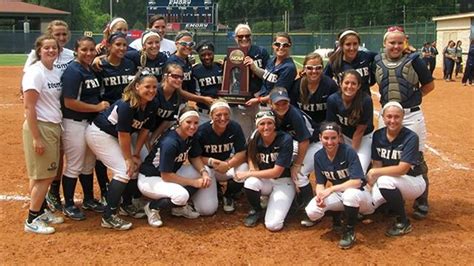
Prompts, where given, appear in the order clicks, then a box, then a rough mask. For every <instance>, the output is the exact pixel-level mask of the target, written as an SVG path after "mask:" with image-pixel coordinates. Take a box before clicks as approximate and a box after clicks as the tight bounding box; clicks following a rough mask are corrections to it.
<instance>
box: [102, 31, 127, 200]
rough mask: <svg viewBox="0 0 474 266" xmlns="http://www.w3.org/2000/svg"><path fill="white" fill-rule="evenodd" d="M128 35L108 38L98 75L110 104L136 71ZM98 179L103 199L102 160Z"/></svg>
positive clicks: (103, 175)
mask: <svg viewBox="0 0 474 266" xmlns="http://www.w3.org/2000/svg"><path fill="white" fill-rule="evenodd" d="M125 38H126V35H125V34H123V33H122V32H116V33H113V34H111V35H110V36H109V38H108V40H107V56H106V57H104V58H102V59H101V60H100V61H101V71H99V72H97V76H98V77H99V78H100V80H101V82H102V87H103V89H104V90H103V92H102V95H101V98H102V100H105V101H107V102H109V104H110V105H112V104H113V103H115V101H117V100H119V99H121V98H122V93H123V91H124V89H125V87H126V86H127V85H128V84H129V83H130V79H131V77H133V75H135V73H136V66H135V64H133V62H132V61H130V60H129V59H127V58H125V53H126V51H127V41H126V39H125ZM95 171H96V175H97V180H98V182H99V186H100V191H101V196H102V199H104V198H105V197H106V194H107V183H108V177H107V168H105V166H104V165H103V164H102V162H100V161H97V163H96V167H95Z"/></svg>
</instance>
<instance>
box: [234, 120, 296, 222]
mask: <svg viewBox="0 0 474 266" xmlns="http://www.w3.org/2000/svg"><path fill="white" fill-rule="evenodd" d="M255 117H256V121H255V124H256V126H257V131H256V132H255V133H254V134H253V136H252V137H251V139H250V141H249V144H248V158H249V159H248V161H249V168H250V169H251V170H250V171H244V172H240V171H238V172H237V174H236V177H237V179H238V180H242V181H243V180H245V183H244V189H245V194H246V195H247V200H248V201H249V203H250V206H251V208H252V209H251V210H250V212H249V214H248V216H247V217H246V218H245V220H244V223H245V225H246V226H248V227H252V226H255V225H256V224H257V222H258V221H259V220H260V219H261V218H262V217H263V209H262V207H261V206H260V196H261V195H263V196H269V199H268V205H267V211H266V214H265V227H266V228H267V229H268V230H270V231H279V230H281V229H282V228H283V224H284V221H285V217H286V215H287V213H288V210H289V209H290V206H291V203H292V202H293V198H294V197H295V193H296V191H295V185H294V183H293V181H292V179H291V173H290V166H291V159H292V155H293V140H292V138H291V136H290V135H289V134H288V133H285V132H283V131H277V130H276V124H275V115H274V114H273V112H271V111H260V112H258V113H257V115H256V116H255Z"/></svg>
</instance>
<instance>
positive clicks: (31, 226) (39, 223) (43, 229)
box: [25, 216, 56, 235]
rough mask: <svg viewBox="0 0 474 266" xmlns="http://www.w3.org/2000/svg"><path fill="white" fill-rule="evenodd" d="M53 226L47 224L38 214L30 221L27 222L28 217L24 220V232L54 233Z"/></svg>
mask: <svg viewBox="0 0 474 266" xmlns="http://www.w3.org/2000/svg"><path fill="white" fill-rule="evenodd" d="M55 231H56V230H54V227H51V226H48V224H47V223H45V222H44V221H43V220H41V217H40V216H38V217H36V219H34V220H33V221H32V222H31V223H28V219H27V220H26V221H25V232H31V233H37V234H43V235H49V234H52V233H54V232H55Z"/></svg>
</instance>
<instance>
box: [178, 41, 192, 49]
mask: <svg viewBox="0 0 474 266" xmlns="http://www.w3.org/2000/svg"><path fill="white" fill-rule="evenodd" d="M178 44H179V45H182V46H186V47H189V48H191V47H194V45H195V44H196V43H195V42H178Z"/></svg>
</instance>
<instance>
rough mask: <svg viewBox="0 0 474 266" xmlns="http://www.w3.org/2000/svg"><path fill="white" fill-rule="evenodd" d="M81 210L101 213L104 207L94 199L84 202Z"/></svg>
mask: <svg viewBox="0 0 474 266" xmlns="http://www.w3.org/2000/svg"><path fill="white" fill-rule="evenodd" d="M82 208H83V209H84V210H90V211H95V212H98V213H102V212H104V211H105V206H104V205H103V204H102V203H101V202H100V201H98V200H96V199H91V200H84V201H83V202H82Z"/></svg>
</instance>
